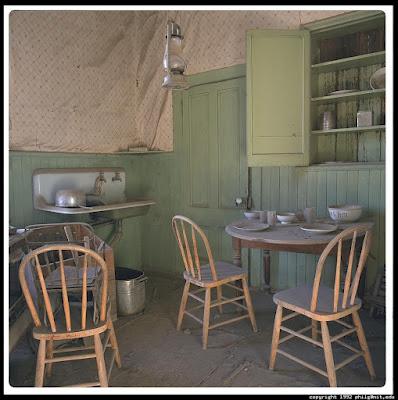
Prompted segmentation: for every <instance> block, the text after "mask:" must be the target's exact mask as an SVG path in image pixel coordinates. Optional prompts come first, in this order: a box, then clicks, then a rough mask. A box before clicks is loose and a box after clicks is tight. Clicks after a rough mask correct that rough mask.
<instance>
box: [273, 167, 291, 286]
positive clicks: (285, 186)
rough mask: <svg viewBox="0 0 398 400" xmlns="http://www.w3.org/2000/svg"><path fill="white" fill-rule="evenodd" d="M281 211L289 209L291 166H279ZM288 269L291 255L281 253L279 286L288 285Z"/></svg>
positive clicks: (278, 208)
mask: <svg viewBox="0 0 398 400" xmlns="http://www.w3.org/2000/svg"><path fill="white" fill-rule="evenodd" d="M276 210H277V212H279V211H281V212H282V211H289V167H279V206H278V207H277V208H276ZM288 270H289V257H288V253H286V252H280V253H279V266H278V278H279V282H278V287H279V288H281V289H282V288H287V287H288Z"/></svg>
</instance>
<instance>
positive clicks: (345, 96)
mask: <svg viewBox="0 0 398 400" xmlns="http://www.w3.org/2000/svg"><path fill="white" fill-rule="evenodd" d="M385 93H386V89H374V90H358V91H357V92H351V93H342V94H335V95H330V96H321V97H313V98H312V99H311V101H312V102H313V103H335V102H337V101H339V100H349V99H352V98H357V97H359V98H365V97H371V96H384V95H385Z"/></svg>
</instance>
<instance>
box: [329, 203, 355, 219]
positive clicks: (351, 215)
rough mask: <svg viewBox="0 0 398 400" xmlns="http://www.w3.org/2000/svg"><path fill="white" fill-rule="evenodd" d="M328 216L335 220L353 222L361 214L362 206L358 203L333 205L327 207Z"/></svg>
mask: <svg viewBox="0 0 398 400" xmlns="http://www.w3.org/2000/svg"><path fill="white" fill-rule="evenodd" d="M328 211H329V215H330V218H332V219H333V220H334V221H336V222H354V221H357V220H358V219H359V218H360V217H361V215H362V206H360V205H359V204H346V205H342V206H338V205H333V206H329V207H328Z"/></svg>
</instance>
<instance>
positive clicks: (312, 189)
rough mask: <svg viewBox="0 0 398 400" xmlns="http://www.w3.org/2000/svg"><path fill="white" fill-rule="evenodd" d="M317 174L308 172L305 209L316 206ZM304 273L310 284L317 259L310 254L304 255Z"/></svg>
mask: <svg viewBox="0 0 398 400" xmlns="http://www.w3.org/2000/svg"><path fill="white" fill-rule="evenodd" d="M316 197H317V172H316V171H311V170H309V171H308V183H307V207H316V204H317V199H316ZM305 257H306V266H305V267H306V268H305V269H306V271H305V279H306V282H311V281H312V280H313V279H314V276H315V268H316V262H317V257H316V256H314V255H311V254H306V256H305Z"/></svg>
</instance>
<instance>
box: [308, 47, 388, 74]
mask: <svg viewBox="0 0 398 400" xmlns="http://www.w3.org/2000/svg"><path fill="white" fill-rule="evenodd" d="M385 60H386V52H385V51H378V52H376V53H369V54H362V55H360V56H355V57H347V58H340V59H339V60H333V61H327V62H323V63H319V64H313V65H311V69H312V71H313V72H316V73H321V72H332V71H337V70H339V69H343V68H356V67H363V66H366V65H370V64H380V63H383V62H385Z"/></svg>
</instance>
